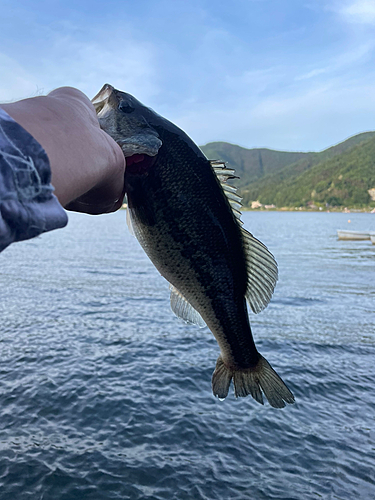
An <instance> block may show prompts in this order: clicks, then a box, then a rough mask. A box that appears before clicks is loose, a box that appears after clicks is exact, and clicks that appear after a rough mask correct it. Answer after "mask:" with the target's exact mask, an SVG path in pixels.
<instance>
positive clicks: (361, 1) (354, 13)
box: [333, 0, 375, 24]
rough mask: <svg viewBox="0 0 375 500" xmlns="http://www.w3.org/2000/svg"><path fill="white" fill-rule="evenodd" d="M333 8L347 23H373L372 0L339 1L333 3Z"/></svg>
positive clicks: (374, 10) (373, 7) (374, 20)
mask: <svg viewBox="0 0 375 500" xmlns="http://www.w3.org/2000/svg"><path fill="white" fill-rule="evenodd" d="M333 10H335V11H336V12H338V13H339V14H340V15H341V16H342V17H343V18H344V20H345V21H346V22H348V23H360V24H375V2H374V0H354V1H350V2H342V1H340V2H337V3H335V4H334V6H333Z"/></svg>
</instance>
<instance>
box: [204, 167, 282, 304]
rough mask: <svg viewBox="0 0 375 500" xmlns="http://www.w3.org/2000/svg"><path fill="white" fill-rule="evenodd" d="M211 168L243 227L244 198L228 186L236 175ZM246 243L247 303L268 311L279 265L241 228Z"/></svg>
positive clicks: (231, 170) (219, 168) (264, 248)
mask: <svg viewBox="0 0 375 500" xmlns="http://www.w3.org/2000/svg"><path fill="white" fill-rule="evenodd" d="M210 163H211V166H212V169H213V171H214V172H215V174H216V175H217V178H218V179H219V181H220V184H221V187H222V188H223V191H224V194H225V195H226V197H227V198H228V201H229V204H230V206H231V207H232V211H233V213H234V215H235V216H236V220H237V221H238V223H239V224H243V222H242V221H241V212H240V209H241V208H242V205H241V200H242V198H241V197H240V196H238V195H237V189H236V187H234V186H232V185H230V184H227V181H228V180H229V179H238V177H237V176H236V175H234V174H235V171H234V170H233V169H231V168H228V167H227V166H226V164H225V163H224V162H220V161H218V160H214V161H211V162H210ZM241 233H242V241H243V245H244V249H245V254H246V268H247V289H246V299H247V301H248V302H249V305H250V307H251V310H252V311H253V312H254V313H259V312H260V311H262V310H263V309H264V308H265V307H267V305H268V303H269V301H270V300H271V297H272V294H273V291H274V289H275V286H276V281H277V277H278V272H277V263H276V260H275V257H274V256H273V255H272V254H271V252H270V251H269V250H268V249H267V247H266V246H265V245H263V243H262V242H261V241H259V240H257V239H256V238H254V236H253V235H252V234H250V233H249V232H248V231H246V229H244V228H243V227H241Z"/></svg>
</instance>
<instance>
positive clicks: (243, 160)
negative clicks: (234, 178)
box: [200, 142, 308, 186]
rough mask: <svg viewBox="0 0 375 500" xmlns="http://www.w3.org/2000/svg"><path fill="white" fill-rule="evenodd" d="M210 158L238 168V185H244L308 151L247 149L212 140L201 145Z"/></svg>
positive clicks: (304, 154) (302, 155)
mask: <svg viewBox="0 0 375 500" xmlns="http://www.w3.org/2000/svg"><path fill="white" fill-rule="evenodd" d="M200 148H201V150H202V151H203V152H204V154H205V155H206V156H207V158H209V159H210V160H222V161H225V162H226V163H228V166H230V167H231V168H234V169H235V170H236V174H237V175H238V176H239V177H240V179H239V180H238V182H237V185H238V186H244V185H246V184H249V183H250V182H254V181H255V180H257V179H261V178H262V177H264V176H265V175H267V174H272V173H274V172H277V171H278V170H280V169H282V168H283V167H285V166H286V165H290V164H291V163H294V162H296V161H298V160H300V159H302V158H304V157H305V156H306V154H308V153H295V152H290V153H289V152H284V151H274V150H272V149H265V148H262V149H261V148H254V149H246V148H242V147H240V146H236V145H234V144H229V143H228V142H210V143H208V144H206V145H205V146H201V147H200Z"/></svg>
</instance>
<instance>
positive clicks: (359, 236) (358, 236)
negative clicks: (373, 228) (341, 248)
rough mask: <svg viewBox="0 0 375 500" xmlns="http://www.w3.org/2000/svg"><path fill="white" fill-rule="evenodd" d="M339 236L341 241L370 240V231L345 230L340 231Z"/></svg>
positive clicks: (338, 231)
mask: <svg viewBox="0 0 375 500" xmlns="http://www.w3.org/2000/svg"><path fill="white" fill-rule="evenodd" d="M337 236H338V237H339V240H369V239H370V231H348V230H344V229H338V230H337ZM374 236H375V233H374Z"/></svg>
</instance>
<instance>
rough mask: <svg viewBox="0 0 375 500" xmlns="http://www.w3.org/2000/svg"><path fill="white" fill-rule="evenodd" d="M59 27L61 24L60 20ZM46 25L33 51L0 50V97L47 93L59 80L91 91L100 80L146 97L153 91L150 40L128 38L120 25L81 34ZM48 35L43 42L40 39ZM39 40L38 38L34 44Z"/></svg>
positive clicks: (155, 88) (154, 78) (153, 58)
mask: <svg viewBox="0 0 375 500" xmlns="http://www.w3.org/2000/svg"><path fill="white" fill-rule="evenodd" d="M60 27H61V26H60ZM63 28H64V29H61V31H59V30H56V29H55V30H54V31H52V30H51V29H50V28H48V27H45V26H40V27H39V35H40V40H39V41H38V40H37V41H35V45H36V49H35V50H34V54H32V55H29V57H26V56H25V55H24V54H23V53H22V52H21V53H17V54H15V55H13V56H12V57H11V56H10V55H9V54H5V53H0V67H1V82H0V102H4V101H9V100H15V99H20V98H25V97H31V96H34V95H37V94H40V93H48V92H49V91H51V90H52V89H54V88H56V87H60V86H65V85H69V86H74V87H78V88H79V89H81V90H82V91H83V92H85V93H86V94H87V95H88V96H89V97H93V96H94V95H95V94H96V93H97V92H98V91H99V90H100V88H101V87H102V85H103V84H104V83H111V84H112V85H114V86H116V87H118V88H121V89H122V90H125V91H128V92H130V93H135V94H136V95H137V96H139V98H140V99H144V100H150V98H151V97H152V96H154V95H155V94H157V93H158V91H159V90H158V85H157V80H158V79H157V75H156V68H155V62H156V60H157V57H156V55H155V49H154V47H153V45H152V44H150V43H147V42H140V41H139V40H134V38H133V37H132V36H131V35H125V34H124V30H118V31H116V30H114V29H112V30H111V36H108V31H106V32H102V33H100V31H99V30H98V31H97V32H96V33H95V34H92V33H90V31H88V32H86V33H85V36H84V37H81V38H80V37H78V36H75V34H74V27H71V30H69V29H67V27H66V23H65V25H64V26H63ZM44 40H48V44H46V43H45V42H44ZM38 42H39V44H38Z"/></svg>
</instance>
